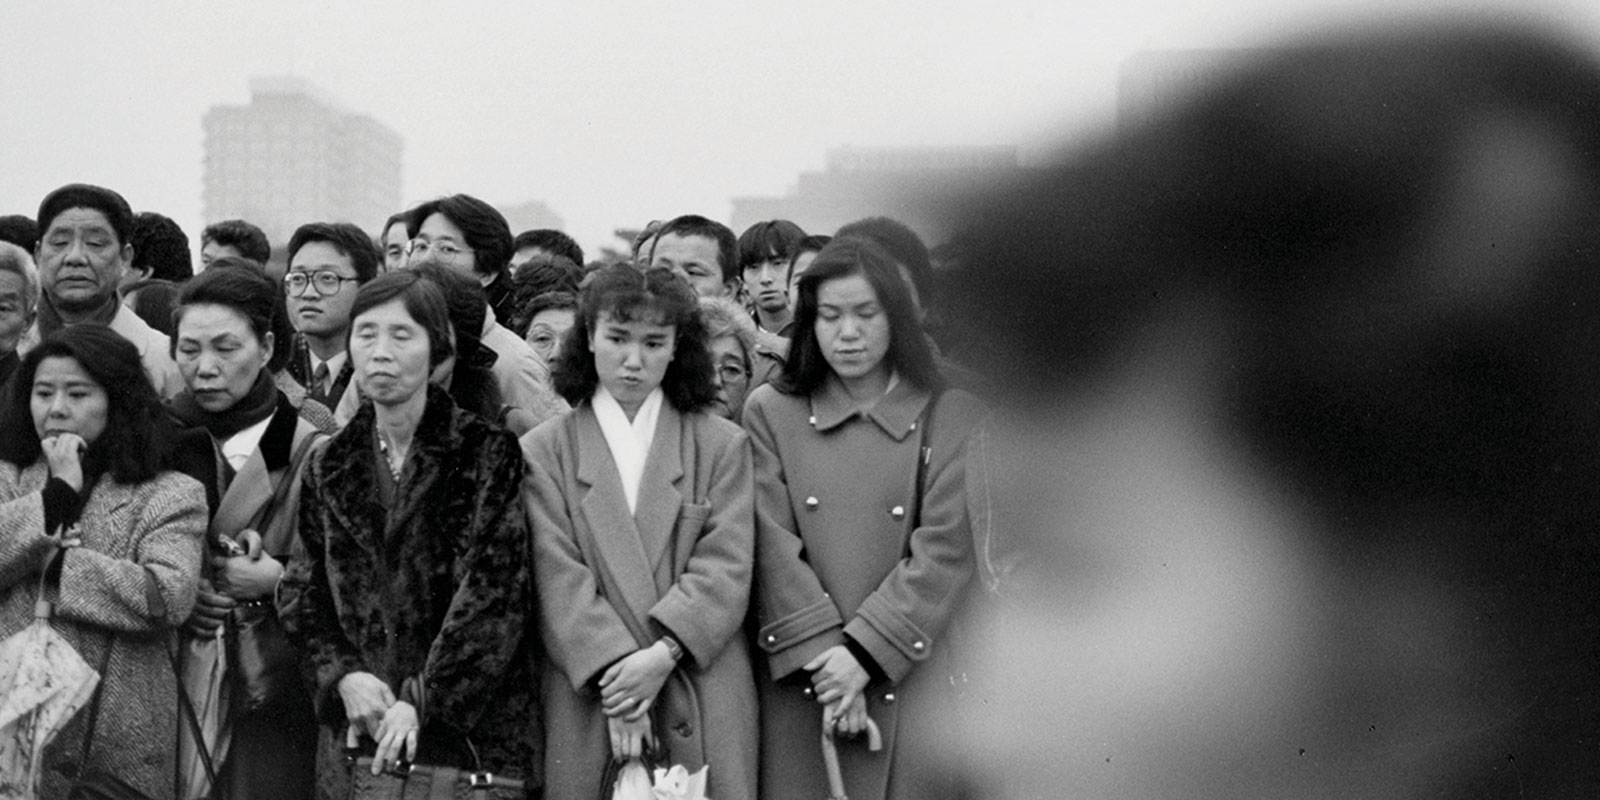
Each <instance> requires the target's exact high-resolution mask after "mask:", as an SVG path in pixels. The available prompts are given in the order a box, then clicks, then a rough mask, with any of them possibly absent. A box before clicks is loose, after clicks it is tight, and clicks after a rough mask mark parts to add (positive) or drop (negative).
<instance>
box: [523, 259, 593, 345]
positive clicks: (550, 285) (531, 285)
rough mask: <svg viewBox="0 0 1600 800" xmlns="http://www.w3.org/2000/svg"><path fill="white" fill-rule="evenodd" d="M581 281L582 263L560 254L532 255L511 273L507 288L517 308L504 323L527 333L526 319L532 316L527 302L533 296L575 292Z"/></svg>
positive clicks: (524, 333) (524, 334)
mask: <svg viewBox="0 0 1600 800" xmlns="http://www.w3.org/2000/svg"><path fill="white" fill-rule="evenodd" d="M582 282H583V267H581V266H578V265H577V264H576V263H574V262H572V261H570V260H568V259H566V258H564V257H562V256H555V257H551V256H544V255H540V256H534V257H533V258H532V259H530V260H529V261H528V263H526V264H523V265H522V266H519V267H517V270H516V272H514V273H512V275H511V288H512V290H513V291H514V292H515V293H516V294H515V297H516V306H517V311H516V313H515V314H513V315H512V316H511V324H510V325H509V326H508V327H510V328H511V330H512V331H514V332H516V334H517V335H518V336H526V335H527V333H528V321H529V320H531V319H533V314H534V312H533V311H530V310H529V309H528V304H529V303H530V302H531V301H532V300H533V299H534V298H536V297H540V296H542V295H545V294H548V293H550V292H571V293H573V294H576V293H577V292H578V287H579V285H580V284H581V283H582Z"/></svg>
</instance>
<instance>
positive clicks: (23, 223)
mask: <svg viewBox="0 0 1600 800" xmlns="http://www.w3.org/2000/svg"><path fill="white" fill-rule="evenodd" d="M0 242H10V243H12V244H14V245H16V246H18V247H20V248H22V249H24V250H26V251H28V252H29V253H32V252H33V251H34V250H35V249H36V248H37V247H38V246H39V223H37V222H34V221H33V218H31V217H27V216H24V215H22V214H6V215H5V216H0Z"/></svg>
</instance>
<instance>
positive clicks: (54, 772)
mask: <svg viewBox="0 0 1600 800" xmlns="http://www.w3.org/2000/svg"><path fill="white" fill-rule="evenodd" d="M48 478H49V473H48V469H47V468H46V466H45V464H44V462H43V461H40V462H38V463H35V464H33V465H32V466H29V467H28V468H27V469H24V470H18V469H17V468H16V467H15V466H14V465H12V464H10V463H7V462H3V461H0V638H4V637H7V636H10V635H12V634H14V633H16V632H17V631H20V630H22V629H23V628H24V627H25V626H27V625H28V624H29V623H30V622H32V621H33V606H34V599H35V598H36V596H37V594H38V580H39V568H40V566H41V565H42V564H43V562H44V558H45V557H46V555H47V554H48V553H49V552H50V551H51V550H52V549H53V548H54V547H55V544H54V543H53V542H52V541H51V540H49V539H48V538H47V537H46V532H45V529H44V500H43V495H42V494H41V490H42V489H43V488H44V485H45V483H46V481H47V479H48ZM78 527H79V529H80V531H81V534H82V539H83V545H82V546H81V547H77V548H73V549H70V550H67V551H66V552H65V553H64V554H63V561H62V568H61V583H60V590H59V599H58V601H57V604H56V607H55V616H54V618H53V622H52V624H53V625H54V627H55V629H56V630H57V631H59V632H60V633H61V634H62V636H64V637H65V638H66V639H67V641H69V642H71V643H72V646H73V647H74V648H75V649H77V651H78V653H79V655H81V656H83V658H84V660H85V661H87V662H89V665H90V666H92V667H95V668H96V669H98V668H99V667H100V664H101V663H102V662H104V663H105V664H106V669H105V672H104V674H103V677H102V679H101V684H100V690H99V691H100V699H99V702H100V714H99V718H98V721H97V722H96V724H95V731H94V739H93V742H92V746H91V749H90V751H89V756H88V763H87V765H86V764H84V763H80V762H81V756H82V746H83V735H84V733H85V729H86V720H87V718H88V716H89V706H87V705H86V706H85V707H84V708H83V710H81V711H80V712H79V713H78V714H77V715H76V716H75V717H74V718H73V720H72V721H71V722H70V723H68V725H67V727H66V729H65V730H63V731H62V733H61V734H60V735H59V736H57V738H56V739H55V741H54V742H52V743H51V746H50V748H49V750H48V752H47V753H46V756H45V774H44V779H43V783H42V786H41V787H40V796H41V797H65V796H66V793H67V788H68V787H69V786H70V785H71V777H72V776H74V775H79V774H84V773H85V772H86V771H87V770H98V771H101V772H103V773H109V774H112V775H115V776H116V777H118V778H120V779H121V780H123V781H126V782H127V783H129V784H131V785H132V786H134V787H136V788H138V789H140V790H142V791H143V792H144V793H145V794H147V795H149V796H151V797H171V796H172V795H173V770H174V753H175V750H176V743H177V726H178V721H179V715H178V699H177V678H176V676H175V675H173V673H172V662H171V657H170V655H169V652H168V648H169V647H171V646H172V642H173V631H174V630H175V629H176V628H177V627H178V626H179V625H181V624H182V623H183V621H184V620H185V619H187V618H188V616H189V611H190V610H191V609H192V608H193V606H194V595H195V586H196V584H197V583H198V581H199V577H200V542H201V536H202V534H204V533H205V529H206V494H205V489H204V488H202V487H201V486H200V484H199V483H198V482H196V481H195V480H194V479H193V478H190V477H188V476H185V475H179V474H177V473H170V472H169V473H162V474H161V475H158V476H157V477H156V478H155V479H153V480H150V481H147V482H145V483H141V484H137V485H131V486H130V485H126V484H121V483H117V482H115V481H113V480H112V479H111V477H110V476H109V475H106V476H103V477H102V478H100V481H99V483H98V484H96V485H95V487H94V489H93V491H92V492H90V494H89V498H88V501H87V502H85V503H84V507H83V515H82V516H81V517H80V518H79V522H78ZM157 597H159V601H157V599H156V598H157ZM108 648H109V651H110V655H109V660H107V650H108Z"/></svg>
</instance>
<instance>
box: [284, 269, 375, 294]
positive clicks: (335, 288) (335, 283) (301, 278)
mask: <svg viewBox="0 0 1600 800" xmlns="http://www.w3.org/2000/svg"><path fill="white" fill-rule="evenodd" d="M345 281H349V282H351V283H360V282H361V279H360V278H346V277H344V276H343V275H340V274H339V273H337V272H334V271H333V270H331V269H319V270H317V271H316V272H291V273H289V274H288V275H285V276H284V277H283V287H284V289H285V290H287V291H288V292H289V296H290V297H295V296H297V295H299V294H300V293H301V292H304V291H305V290H306V287H307V286H314V287H316V290H317V294H318V295H320V296H323V297H326V296H328V295H330V294H338V293H339V290H340V289H341V288H343V287H344V284H345Z"/></svg>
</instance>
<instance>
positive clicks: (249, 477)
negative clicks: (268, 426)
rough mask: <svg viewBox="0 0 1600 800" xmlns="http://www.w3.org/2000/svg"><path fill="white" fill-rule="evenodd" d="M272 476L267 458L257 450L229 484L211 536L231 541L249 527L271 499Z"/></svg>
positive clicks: (212, 527)
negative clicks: (268, 471) (224, 537)
mask: <svg viewBox="0 0 1600 800" xmlns="http://www.w3.org/2000/svg"><path fill="white" fill-rule="evenodd" d="M272 490H273V485H272V476H270V475H268V474H267V459H266V457H264V456H262V455H261V448H260V447H257V448H256V449H255V450H254V451H252V452H251V453H250V458H249V460H247V461H245V462H244V466H243V467H240V468H239V473H238V474H237V475H234V476H233V482H232V483H230V484H228V491H227V493H226V494H224V495H222V502H220V503H218V504H217V513H216V515H215V516H213V517H212V518H211V534H212V535H213V536H216V535H221V536H226V537H228V538H229V539H232V538H233V537H234V536H235V535H237V534H238V533H239V531H242V530H244V529H245V528H248V527H250V522H251V520H253V519H255V517H256V514H257V512H259V511H261V507H262V506H264V505H266V504H267V501H268V500H271V499H272Z"/></svg>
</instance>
